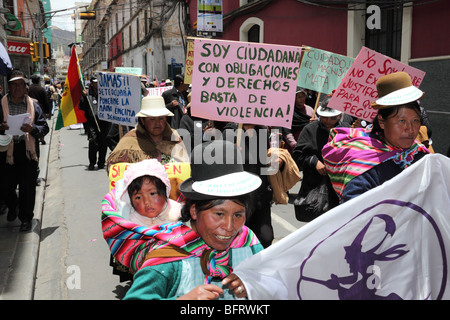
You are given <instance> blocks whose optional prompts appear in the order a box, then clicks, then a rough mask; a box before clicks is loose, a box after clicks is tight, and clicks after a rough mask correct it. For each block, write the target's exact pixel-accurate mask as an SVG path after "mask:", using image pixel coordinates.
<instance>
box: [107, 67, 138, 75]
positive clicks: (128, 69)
mask: <svg viewBox="0 0 450 320" xmlns="http://www.w3.org/2000/svg"><path fill="white" fill-rule="evenodd" d="M114 70H115V71H116V72H117V73H127V74H134V75H137V76H140V75H141V74H142V68H131V67H116V68H115V69H114Z"/></svg>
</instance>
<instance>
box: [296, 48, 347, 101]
mask: <svg viewBox="0 0 450 320" xmlns="http://www.w3.org/2000/svg"><path fill="white" fill-rule="evenodd" d="M308 48H309V50H306V51H305V53H304V54H303V58H302V64H301V66H300V73H299V75H298V82H297V85H298V86H299V87H302V88H305V89H310V90H313V91H317V92H321V93H325V94H329V93H331V92H333V90H334V89H336V88H337V87H338V85H339V83H340V82H341V81H342V79H343V78H344V76H345V74H346V73H347V71H348V69H349V68H350V66H351V65H352V63H353V61H354V60H355V59H353V58H349V57H346V56H342V55H340V54H336V53H332V52H328V51H324V50H320V49H315V48H312V47H308Z"/></svg>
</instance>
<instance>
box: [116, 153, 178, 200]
mask: <svg viewBox="0 0 450 320" xmlns="http://www.w3.org/2000/svg"><path fill="white" fill-rule="evenodd" d="M142 176H153V177H156V178H158V179H160V180H161V181H162V182H163V183H164V184H165V185H166V195H167V199H168V198H169V194H170V180H169V177H168V175H167V172H166V169H164V166H163V165H162V164H161V163H160V162H159V161H158V160H156V159H147V160H142V161H140V162H136V163H133V164H131V165H130V166H128V168H127V169H126V170H125V173H124V176H123V179H124V190H123V193H122V195H121V196H120V199H121V200H122V201H125V202H129V201H130V200H129V197H125V198H124V195H128V186H129V185H130V183H131V182H132V181H133V180H134V179H136V178H139V177H142Z"/></svg>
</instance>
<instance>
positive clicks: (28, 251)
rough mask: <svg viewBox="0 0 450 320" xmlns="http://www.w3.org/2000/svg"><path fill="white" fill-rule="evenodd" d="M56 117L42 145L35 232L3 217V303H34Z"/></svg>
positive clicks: (0, 256) (0, 222) (0, 281)
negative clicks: (46, 186)
mask: <svg viewBox="0 0 450 320" xmlns="http://www.w3.org/2000/svg"><path fill="white" fill-rule="evenodd" d="M54 119H56V114H55V115H54V116H53V118H52V119H51V120H48V125H49V127H50V132H49V133H48V134H47V135H46V137H45V142H46V144H45V145H42V144H41V145H40V153H41V154H40V159H39V169H40V172H39V178H41V184H40V186H38V187H36V203H35V207H34V218H33V224H32V229H31V231H29V232H19V227H20V220H19V219H16V220H14V221H13V222H8V221H7V220H6V214H4V215H1V216H0V300H33V295H34V283H35V279H36V269H37V261H38V257H39V244H40V234H41V222H42V208H43V205H44V196H45V185H46V178H47V164H48V155H49V150H50V143H51V138H52V132H53V127H54V125H53V123H54V121H53V120H54Z"/></svg>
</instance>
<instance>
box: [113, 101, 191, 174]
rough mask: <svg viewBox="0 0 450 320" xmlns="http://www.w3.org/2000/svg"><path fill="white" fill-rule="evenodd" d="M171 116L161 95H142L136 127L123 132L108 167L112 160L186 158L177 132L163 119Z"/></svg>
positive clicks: (186, 160) (167, 160) (114, 161)
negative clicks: (124, 133)
mask: <svg viewBox="0 0 450 320" xmlns="http://www.w3.org/2000/svg"><path fill="white" fill-rule="evenodd" d="M166 116H173V114H172V112H170V111H169V110H168V109H167V108H166V106H165V104H164V99H163V98H162V97H161V96H147V97H144V98H143V99H142V107H141V110H140V112H139V113H137V114H136V117H137V118H138V123H137V125H136V128H135V129H133V130H131V131H130V132H128V133H127V134H126V135H124V136H123V137H122V138H121V139H120V140H119V143H118V144H117V146H116V147H115V148H114V150H113V151H112V152H111V153H110V155H109V157H108V159H107V164H108V168H107V169H108V171H109V168H110V166H111V165H112V164H115V163H119V162H127V163H134V162H139V161H142V160H145V159H158V161H159V162H161V163H162V164H166V163H168V162H173V161H176V162H188V161H189V156H188V154H187V150H186V148H185V146H184V144H183V142H182V140H181V138H180V136H179V135H178V134H177V133H176V131H175V130H173V129H172V128H171V127H170V126H169V124H168V123H167V121H166Z"/></svg>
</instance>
